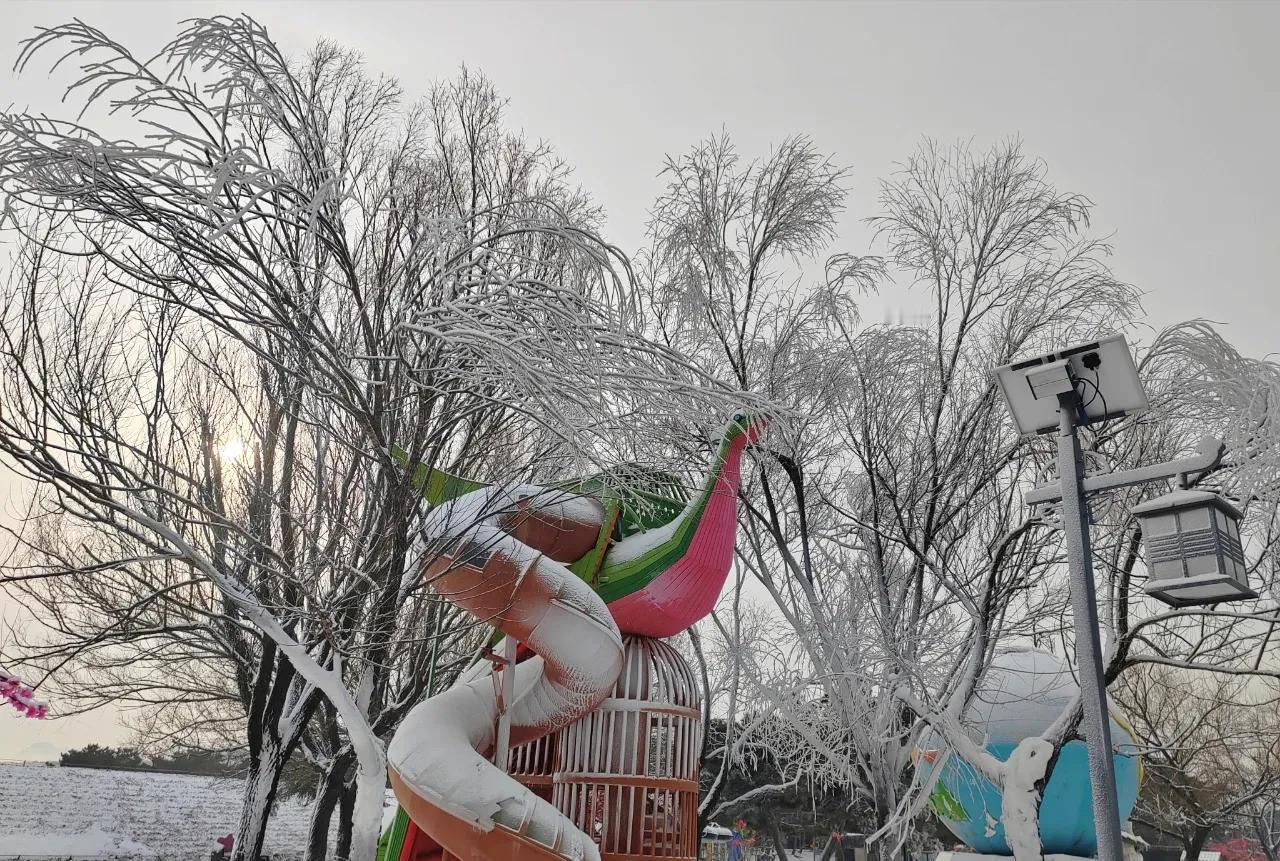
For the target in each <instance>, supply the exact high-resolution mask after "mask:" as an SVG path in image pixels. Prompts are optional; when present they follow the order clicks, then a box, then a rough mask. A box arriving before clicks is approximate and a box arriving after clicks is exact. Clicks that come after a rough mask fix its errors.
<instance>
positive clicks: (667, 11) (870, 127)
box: [0, 2, 1280, 758]
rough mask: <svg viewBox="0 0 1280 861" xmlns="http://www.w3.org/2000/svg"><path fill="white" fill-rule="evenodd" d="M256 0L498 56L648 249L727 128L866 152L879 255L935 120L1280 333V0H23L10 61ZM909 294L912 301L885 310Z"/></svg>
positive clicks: (1219, 311) (1245, 320)
mask: <svg viewBox="0 0 1280 861" xmlns="http://www.w3.org/2000/svg"><path fill="white" fill-rule="evenodd" d="M241 11H247V12H249V13H250V14H252V15H253V16H254V17H255V18H257V19H258V20H259V21H260V22H262V23H263V24H265V25H266V26H267V27H268V29H269V30H270V31H271V33H272V35H273V36H274V37H275V38H276V39H277V40H278V41H279V42H280V43H281V44H283V45H284V46H285V47H286V48H287V49H288V50H289V51H291V52H294V53H301V52H303V51H305V50H306V49H307V47H308V46H309V45H310V44H311V43H313V42H314V41H316V40H317V39H321V38H328V39H333V40H336V41H338V42H340V43H342V44H344V45H346V46H348V47H351V48H354V49H356V50H359V51H361V52H363V54H364V55H365V56H366V58H367V60H368V63H369V65H370V67H371V68H373V69H375V70H378V71H382V72H385V73H387V74H388V75H391V76H394V77H396V78H398V79H399V80H400V82H401V84H402V85H403V87H404V90H405V92H406V94H407V95H408V96H410V97H416V96H418V95H420V94H422V93H424V92H425V91H426V89H427V87H428V86H429V84H430V83H431V82H432V81H433V80H436V79H439V78H441V77H446V76H449V75H452V74H453V73H454V72H456V70H457V69H458V67H459V66H460V65H461V64H463V63H466V64H468V65H469V66H472V67H474V68H478V69H480V70H482V71H483V72H484V73H485V74H487V75H488V76H489V77H490V78H491V79H492V80H493V81H494V83H495V84H496V85H497V87H498V88H499V90H500V91H501V92H502V93H503V94H505V95H506V96H507V97H509V98H510V100H511V108H510V114H509V117H510V122H511V124H512V125H513V126H516V127H518V128H522V129H523V130H524V131H525V132H526V133H527V134H528V135H529V136H530V137H533V138H541V139H544V140H546V141H548V142H549V143H551V144H553V145H554V146H555V148H556V149H557V151H558V152H559V154H560V155H561V156H562V157H563V158H564V159H565V160H566V161H567V162H568V163H569V164H571V165H573V166H575V167H576V168H577V177H578V180H579V182H580V183H581V184H582V185H583V186H584V187H585V188H586V189H587V190H589V191H590V192H591V193H592V194H593V195H594V196H595V198H596V199H597V201H599V202H600V203H601V204H602V205H603V206H604V207H605V209H606V211H607V213H608V219H609V220H608V223H607V226H606V227H607V229H606V233H607V235H608V237H609V238H610V239H611V240H612V241H613V242H614V243H615V244H617V245H619V246H621V247H623V248H624V249H629V250H634V249H635V248H637V247H638V246H639V245H640V243H641V241H642V239H643V231H644V222H645V217H646V215H645V213H646V209H647V207H648V205H649V203H650V202H651V201H652V199H653V198H654V196H655V194H656V193H657V191H658V190H659V188H660V186H661V180H660V179H659V178H658V176H657V174H658V171H659V169H660V168H661V164H662V159H663V156H664V155H665V154H667V153H679V152H682V151H684V150H686V149H688V148H689V147H690V146H691V145H692V144H694V143H695V142H697V141H698V140H699V139H701V138H704V137H706V136H707V135H709V134H711V133H716V132H719V131H721V130H722V129H723V130H726V131H728V132H729V133H730V134H731V135H732V136H733V137H734V138H735V139H736V140H737V142H738V144H739V148H740V150H741V151H742V153H743V154H744V155H747V156H752V155H757V154H764V153H766V152H767V151H768V147H769V145H770V144H771V143H773V142H777V141H778V140H780V139H781V138H783V137H785V136H787V135H790V134H795V133H803V134H807V135H809V136H811V137H812V138H813V139H814V140H815V142H816V143H817V144H818V145H819V146H820V147H822V148H824V149H825V150H827V151H830V152H832V153H833V154H834V156H835V158H836V159H837V161H839V162H840V163H843V164H848V165H851V166H852V168H853V173H852V175H851V178H850V181H849V187H850V191H851V194H850V198H849V210H848V212H847V214H846V217H845V219H844V230H843V233H842V236H841V239H840V242H839V243H838V247H837V249H833V250H842V251H850V252H854V253H863V252H866V251H868V250H875V249H869V246H868V243H869V241H870V237H869V236H868V234H867V231H866V229H865V228H864V227H863V225H862V219H864V218H866V217H868V216H870V215H872V214H874V212H875V192H876V183H877V181H878V179H879V178H880V177H883V176H885V175H887V174H888V173H890V172H891V171H892V170H893V169H894V164H895V162H898V161H901V160H903V159H904V158H906V157H907V156H908V155H909V154H910V153H911V151H912V150H913V149H914V148H915V147H916V145H917V144H918V143H919V141H920V139H921V137H922V136H925V135H928V136H932V137H935V138H939V139H941V140H944V141H953V140H957V139H966V140H967V139H972V140H973V141H974V142H975V143H977V144H980V145H982V146H986V145H988V144H990V143H992V142H994V141H997V140H1000V139H1002V138H1005V137H1008V136H1011V135H1016V136H1018V137H1020V138H1021V139H1022V140H1023V142H1024V146H1025V149H1026V151H1027V152H1028V153H1029V154H1032V155H1035V156H1038V157H1040V158H1043V159H1044V160H1045V161H1046V162H1047V163H1048V165H1049V168H1050V174H1049V176H1050V179H1051V180H1052V181H1054V182H1055V183H1056V184H1057V185H1058V186H1059V187H1060V188H1062V189H1065V190H1069V191H1073V192H1079V193H1082V194H1085V195H1087V196H1089V197H1090V198H1091V199H1093V201H1094V202H1095V203H1096V204H1097V207H1096V209H1095V213H1094V216H1095V217H1094V227H1095V229H1096V231H1097V232H1098V233H1100V234H1103V235H1107V236H1110V237H1111V241H1112V243H1113V244H1114V247H1115V255H1114V258H1113V260H1112V265H1113V268H1114V269H1115V271H1116V273H1117V274H1118V275H1119V276H1120V277H1121V278H1123V279H1125V280H1127V281H1129V282H1131V283H1133V284H1135V285H1137V286H1138V287H1139V288H1140V289H1141V290H1143V291H1144V292H1145V294H1146V299H1145V303H1146V306H1147V310H1148V319H1149V322H1150V323H1151V325H1153V326H1161V325H1166V324H1168V323H1172V322H1175V321H1178V320H1183V319H1187V318H1192V317H1207V318H1210V319H1213V320H1216V321H1219V322H1220V323H1222V324H1223V325H1224V332H1225V333H1226V335H1227V336H1228V338H1230V339H1231V340H1233V341H1234V342H1235V343H1236V344H1237V345H1238V346H1239V347H1240V348H1241V349H1242V350H1243V351H1245V352H1246V353H1249V354H1253V355H1263V354H1267V353H1272V352H1277V351H1280V338H1278V337H1277V335H1276V324H1275V319H1274V317H1275V315H1276V313H1277V312H1278V311H1280V301H1278V300H1277V298H1276V288H1275V275H1276V272H1277V271H1278V270H1280V265H1278V264H1280V241H1278V240H1277V237H1280V206H1278V205H1277V204H1278V202H1280V167H1278V166H1277V158H1278V156H1277V154H1278V153H1280V140H1278V138H1280V110H1278V107H1280V52H1278V51H1277V50H1276V43H1277V39H1278V37H1280V3H1262V2H1258V3H1239V4H1232V3H1222V2H1218V3H1212V4H1207V3H1206V4H1198V3H1170V4H1160V3H1154V2H1148V3H1136V2H1135V3H1127V4H1104V3H1081V2H1074V3H1062V4H1051V3H1017V4H1004V3H969V4H966V3H961V2H947V3H891V4H871V3H862V4H847V5H846V4H837V3H813V4H805V3H799V2H789V3H779V4H776V5H774V4H766V3H752V4H737V3H705V4H700V5H698V4H691V3H668V4H645V5H641V4H634V5H628V4H624V3H621V2H610V3H598V4H591V3H585V2H577V3H534V2H527V3H520V4H486V3H465V4H456V5H455V4H444V3H441V4H409V3H383V4H379V3H368V2H366V3H360V4H358V5H357V4H354V3H339V2H328V3H317V2H306V3H258V4H254V3H238V4H223V3H186V4H178V3H159V2H150V3H144V4H126V3H62V4H51V3H21V2H19V3H15V2H9V3H7V4H5V6H4V13H5V18H6V19H7V20H6V21H5V24H6V25H7V26H6V28H5V33H4V35H3V36H2V37H0V68H5V69H7V68H8V67H9V66H10V65H11V64H12V60H13V56H14V54H15V53H16V40H17V39H19V38H21V37H22V36H23V35H25V34H27V33H29V32H31V30H32V28H34V27H36V26H48V25H52V24H56V23H60V22H63V21H65V20H68V19H70V18H72V17H79V18H82V19H83V20H85V21H86V22H87V23H89V24H92V25H94V26H97V27H99V28H102V29H104V30H106V31H107V32H108V33H109V34H110V35H112V36H113V37H115V38H116V39H117V40H119V41H121V42H123V43H125V44H126V45H128V46H130V47H131V48H134V49H135V50H136V51H137V52H138V53H143V54H145V53H149V52H150V51H154V50H155V49H156V48H158V47H159V46H160V45H161V44H163V42H164V41H165V40H166V39H168V38H169V37H170V36H172V35H173V33H174V32H175V25H176V22H178V21H179V20H181V19H183V18H187V17H191V16H193V15H200V14H209V13H236V12H241ZM0 74H6V73H0ZM59 96H60V89H59V87H58V85H57V84H56V82H54V81H51V80H49V79H48V78H46V76H45V75H44V74H43V72H42V71H41V70H39V69H35V70H32V71H29V72H28V73H27V74H26V75H24V76H22V77H21V78H18V79H12V78H8V79H6V86H5V87H4V89H0V104H4V103H6V102H8V103H11V104H13V105H14V106H15V107H17V108H29V109H31V110H33V111H41V112H46V113H50V114H53V115H57V114H59V113H60V112H65V109H64V108H62V107H61V106H60V105H59V104H58V99H59ZM910 306H911V303H910V301H909V300H907V299H904V298H903V297H901V296H894V295H888V296H885V297H882V299H881V300H879V301H878V303H877V305H876V306H875V307H873V308H871V309H868V315H869V316H871V317H873V318H880V317H882V316H883V315H884V314H885V313H886V312H888V313H893V312H894V311H895V310H896V309H899V308H904V307H905V308H909V307H910ZM3 609H4V608H3V606H0V611H3ZM9 610H10V612H12V608H9ZM53 708H54V711H55V712H56V710H57V704H56V703H55V704H54V706H53ZM0 722H2V723H0V758H5V757H11V756H15V755H17V754H19V753H20V752H22V751H23V750H24V749H26V748H27V747H28V746H29V745H31V744H33V743H36V742H47V743H49V744H52V745H53V746H54V747H56V748H64V747H67V746H75V745H78V744H82V743H84V742H86V741H90V740H102V739H104V738H105V739H106V740H110V741H117V740H119V739H120V738H122V737H123V736H122V733H123V731H122V730H120V729H119V728H118V726H117V724H118V722H117V720H116V716H115V715H101V716H95V717H94V718H92V719H80V720H76V721H64V722H62V723H61V724H59V723H57V722H53V723H45V724H43V725H38V726H37V725H36V722H34V721H28V722H26V723H25V724H19V723H18V722H17V721H16V719H14V718H12V717H10V716H9V715H8V714H0Z"/></svg>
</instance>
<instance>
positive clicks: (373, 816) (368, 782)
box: [347, 756, 387, 861]
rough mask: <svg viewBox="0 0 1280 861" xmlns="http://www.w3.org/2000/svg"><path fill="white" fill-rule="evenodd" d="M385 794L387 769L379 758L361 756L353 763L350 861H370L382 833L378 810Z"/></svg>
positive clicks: (376, 849)
mask: <svg viewBox="0 0 1280 861" xmlns="http://www.w3.org/2000/svg"><path fill="white" fill-rule="evenodd" d="M386 792H387V766H386V759H385V758H383V757H369V756H362V757H360V758H359V759H358V760H357V761H356V774H355V787H354V796H355V797H354V799H353V803H352V814H351V820H352V821H351V829H350V833H351V846H350V850H349V851H350V854H349V855H348V856H347V857H349V858H351V859H352V861H374V858H375V856H376V855H377V852H378V838H379V837H380V836H381V832H382V807H383V803H384V801H385V799H386Z"/></svg>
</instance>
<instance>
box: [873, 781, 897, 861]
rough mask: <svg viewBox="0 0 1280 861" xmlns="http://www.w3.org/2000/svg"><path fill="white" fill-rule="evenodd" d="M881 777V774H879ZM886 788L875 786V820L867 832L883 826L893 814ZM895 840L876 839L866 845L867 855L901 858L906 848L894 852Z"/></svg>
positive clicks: (889, 859)
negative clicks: (871, 843)
mask: <svg viewBox="0 0 1280 861" xmlns="http://www.w3.org/2000/svg"><path fill="white" fill-rule="evenodd" d="M881 776H882V777H883V775H881ZM888 796H889V791H888V788H887V787H885V786H877V787H876V788H875V813H874V815H875V822H873V823H872V827H871V829H870V830H869V831H868V832H867V833H868V834H874V833H876V832H878V831H879V830H880V829H881V828H883V827H884V824H885V823H886V822H888V821H889V817H890V816H892V815H893V809H894V807H895V806H896V805H895V804H894V801H893V799H892V798H889V797H888ZM894 844H895V841H894V840H891V839H884V840H877V841H876V842H875V844H874V845H871V846H868V847H867V855H868V857H871V858H874V859H876V861H894V859H895V858H901V857H904V856H905V855H906V848H905V846H904V848H903V849H902V851H900V852H895V851H894V848H895V845H894Z"/></svg>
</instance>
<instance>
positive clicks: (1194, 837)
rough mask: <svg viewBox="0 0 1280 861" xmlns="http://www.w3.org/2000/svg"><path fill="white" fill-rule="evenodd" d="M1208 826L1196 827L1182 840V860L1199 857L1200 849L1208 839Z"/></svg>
mask: <svg viewBox="0 0 1280 861" xmlns="http://www.w3.org/2000/svg"><path fill="white" fill-rule="evenodd" d="M1211 830H1212V829H1210V828H1205V827H1201V828H1197V829H1195V830H1194V831H1192V832H1191V836H1190V837H1189V838H1186V839H1184V840H1183V842H1182V851H1183V853H1184V854H1183V856H1182V857H1183V861H1197V859H1198V858H1199V857H1200V851H1201V850H1202V849H1204V844H1205V841H1206V840H1208V839H1209V832H1210V831H1211Z"/></svg>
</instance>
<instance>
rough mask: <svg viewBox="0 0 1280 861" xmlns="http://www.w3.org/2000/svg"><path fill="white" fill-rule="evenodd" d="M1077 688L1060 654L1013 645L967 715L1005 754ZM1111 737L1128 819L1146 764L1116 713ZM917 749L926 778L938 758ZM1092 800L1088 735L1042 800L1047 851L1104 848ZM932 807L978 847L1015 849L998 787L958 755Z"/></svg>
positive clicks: (1073, 745) (1070, 748)
mask: <svg viewBox="0 0 1280 861" xmlns="http://www.w3.org/2000/svg"><path fill="white" fill-rule="evenodd" d="M1076 690H1077V688H1076V683H1075V680H1074V679H1073V678H1072V676H1071V671H1070V670H1069V669H1068V668H1067V667H1066V666H1065V665H1064V664H1063V663H1062V661H1061V660H1059V659H1058V658H1056V657H1055V656H1053V655H1050V654H1048V653H1047V652H1041V651H1036V650H1031V649H1026V650H1019V651H1010V652H1006V653H1004V654H1001V655H998V656H997V657H996V658H995V660H994V661H993V662H992V666H991V669H990V670H989V671H988V673H987V677H986V678H985V679H984V681H983V685H982V688H981V690H980V691H979V694H978V697H977V698H976V700H977V701H976V703H975V705H974V707H973V709H972V710H971V711H970V712H969V713H968V714H967V715H966V722H967V723H968V725H969V726H971V727H973V729H974V731H975V732H976V733H977V735H978V736H979V737H981V738H984V739H985V740H986V743H987V745H986V746H987V750H989V751H991V753H992V754H993V755H995V756H996V757H997V758H999V759H1001V760H1005V759H1008V758H1009V754H1011V753H1012V752H1013V749H1014V747H1016V746H1017V744H1018V742H1019V741H1021V740H1022V739H1024V738H1028V737H1030V736H1034V735H1039V734H1040V733H1041V732H1043V731H1044V730H1045V729H1046V728H1048V726H1049V725H1050V724H1051V723H1052V722H1053V721H1054V719H1055V718H1057V716H1058V715H1059V714H1060V713H1061V711H1062V709H1063V707H1064V706H1066V704H1067V701H1068V700H1069V699H1070V698H1071V697H1072V696H1074V695H1075V693H1076ZM1111 742H1112V747H1113V750H1114V751H1115V770H1116V795H1117V800H1118V803H1119V808H1120V810H1119V812H1120V818H1121V820H1124V819H1127V818H1128V816H1129V813H1130V812H1131V811H1132V810H1133V806H1134V804H1135V803H1136V802H1137V800H1138V786H1139V784H1140V783H1141V780H1142V763H1141V759H1140V758H1139V757H1138V755H1137V753H1136V750H1135V748H1134V738H1133V733H1132V732H1131V731H1130V730H1129V728H1128V727H1127V726H1126V725H1125V724H1124V723H1123V722H1121V721H1119V720H1117V719H1116V717H1115V716H1114V715H1112V718H1111ZM917 754H918V756H917V760H916V761H917V765H918V767H919V768H920V769H921V771H922V773H923V774H922V776H924V777H927V776H928V775H929V774H930V773H931V772H932V771H933V769H934V768H935V767H936V765H937V763H938V762H939V757H938V756H937V755H936V752H935V751H930V750H923V751H917ZM1092 805H1093V791H1092V790H1091V788H1090V786H1089V763H1088V754H1087V750H1086V748H1085V745H1084V743H1083V742H1079V741H1073V742H1070V743H1068V744H1067V745H1066V746H1064V747H1063V748H1062V753H1061V754H1060V755H1059V757H1058V763H1057V765H1056V766H1055V767H1054V770H1053V774H1052V775H1051V776H1050V778H1049V782H1048V784H1047V785H1046V787H1045V792H1044V798H1043V800H1042V801H1041V803H1040V839H1041V842H1042V843H1043V845H1044V851H1045V853H1046V854H1048V853H1062V854H1065V855H1079V856H1084V857H1094V856H1095V855H1096V854H1097V848H1098V842H1097V836H1096V834H1095V832H1094V827H1093V807H1092ZM929 806H930V808H931V809H932V810H933V812H934V813H935V814H936V815H937V816H938V817H939V818H940V819H941V820H942V821H943V823H944V824H946V826H947V828H948V829H950V830H951V832H952V833H953V834H955V835H956V837H958V838H959V839H960V840H962V841H964V843H965V844H966V845H968V846H969V847H971V848H972V849H973V850H974V851H976V852H982V853H985V854H992V855H1012V854H1013V853H1012V851H1011V850H1010V849H1009V844H1008V843H1006V842H1005V837H1004V826H1003V824H1001V822H1000V814H1001V809H1002V807H1001V799H1000V791H999V789H997V788H996V786H995V785H994V784H992V783H991V782H990V781H988V780H987V779H986V778H984V777H982V776H981V775H980V774H978V772H977V770H976V769H974V767H973V766H971V765H970V764H969V763H967V762H965V761H964V760H962V759H960V758H959V757H958V756H951V757H950V758H948V759H946V760H945V763H944V764H943V766H942V774H941V776H940V777H939V779H938V782H937V784H936V785H935V787H934V790H933V794H932V795H931V796H930V797H929Z"/></svg>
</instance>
